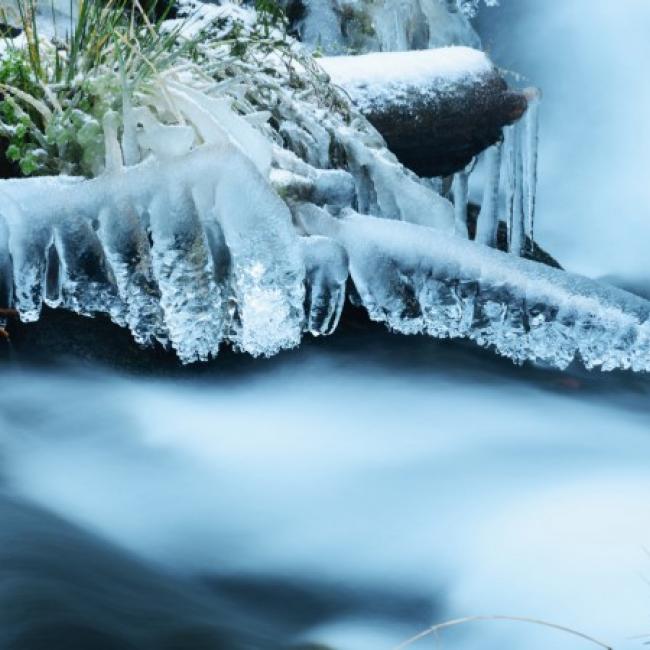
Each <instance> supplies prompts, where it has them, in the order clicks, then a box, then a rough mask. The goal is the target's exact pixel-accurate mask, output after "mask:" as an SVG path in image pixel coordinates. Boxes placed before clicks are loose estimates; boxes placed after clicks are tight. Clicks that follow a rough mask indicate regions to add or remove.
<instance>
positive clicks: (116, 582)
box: [0, 331, 650, 650]
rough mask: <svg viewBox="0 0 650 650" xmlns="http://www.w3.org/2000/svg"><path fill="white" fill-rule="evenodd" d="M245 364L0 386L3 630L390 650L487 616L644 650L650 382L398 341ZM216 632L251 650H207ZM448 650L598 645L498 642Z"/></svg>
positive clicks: (485, 639) (554, 639) (65, 372)
mask: <svg viewBox="0 0 650 650" xmlns="http://www.w3.org/2000/svg"><path fill="white" fill-rule="evenodd" d="M238 359H240V358H238V357H229V358H224V363H223V364H222V365H220V366H219V365H217V366H215V368H214V370H213V371H210V372H208V373H202V374H201V375H200V376H196V377H191V376H188V375H187V374H180V375H178V376H171V377H166V378H158V379H155V378H151V377H135V376H123V375H120V374H118V373H115V372H113V371H108V370H101V371H100V370H90V371H89V370H88V369H81V368H75V367H74V366H71V367H63V368H60V369H59V370H56V371H54V370H35V369H28V368H19V367H16V368H15V369H13V370H5V371H4V372H3V382H2V386H3V390H2V392H1V393H0V431H1V432H2V438H1V440H2V459H3V463H2V474H3V478H4V497H3V500H2V501H1V502H0V509H2V510H3V511H5V512H6V511H9V512H10V513H11V512H13V513H14V517H13V520H12V517H5V516H4V515H3V521H4V522H5V524H4V527H5V529H4V531H3V533H1V534H0V547H1V548H2V551H1V552H2V560H3V561H2V563H0V564H1V568H0V589H1V590H2V594H1V595H0V597H1V598H2V602H3V603H5V604H6V603H7V602H9V601H11V602H13V603H18V605H15V606H14V608H13V609H12V610H11V611H8V610H7V609H3V608H0V612H2V613H1V614H0V616H4V617H9V618H10V617H11V615H15V609H16V607H24V608H25V611H24V612H23V619H21V620H23V624H24V625H25V626H26V628H27V629H29V628H30V625H32V626H37V624H40V622H41V621H42V617H43V615H44V614H43V612H46V613H47V616H46V618H47V617H49V618H51V619H52V620H53V621H54V622H55V623H61V619H63V620H66V621H67V620H72V621H79V620H83V621H86V622H87V624H88V625H89V626H90V629H92V630H94V632H96V630H95V629H94V628H93V623H92V621H93V620H94V617H95V616H96V621H99V623H101V625H99V623H97V624H98V625H99V628H100V629H101V630H102V631H103V633H105V634H107V635H108V636H107V638H108V639H109V641H107V642H106V643H107V644H108V645H106V646H105V647H107V648H112V647H115V648H118V647H136V648H137V647H143V648H144V647H146V648H148V647H170V648H172V647H173V648H176V647H187V648H192V647H197V648H203V647H206V648H211V647H224V648H226V647H235V648H236V647H240V645H241V647H287V645H288V644H289V643H294V642H298V641H305V642H306V641H318V642H322V643H327V644H331V645H332V646H333V647H336V648H341V649H346V648H349V649H351V650H352V649H357V648H359V649H361V648H375V649H376V648H391V647H392V646H393V645H394V644H395V643H396V642H397V641H399V640H400V639H403V638H406V637H408V636H409V635H410V634H411V633H415V632H417V631H418V630H419V629H420V628H422V627H425V626H426V625H427V624H429V623H430V622H434V621H439V620H443V619H445V618H450V617H455V616H463V615H473V614H507V615H517V616H533V617H537V618H546V619H549V620H552V621H555V622H558V623H562V624H565V625H570V626H573V627H577V628H580V629H583V630H584V631H587V632H590V633H592V634H594V635H595V636H600V637H602V638H604V639H608V640H610V641H612V642H614V641H616V642H617V645H616V647H617V648H633V647H639V644H640V642H639V641H630V640H626V639H627V637H630V636H633V635H635V634H642V633H644V632H645V631H646V628H645V625H646V622H647V621H648V613H649V611H650V588H649V587H648V584H647V582H646V581H645V579H644V575H645V574H648V575H650V560H649V559H648V557H647V554H646V552H645V551H644V548H645V546H646V545H648V544H650V517H649V515H650V512H649V511H650V505H649V501H648V498H647V496H648V489H649V488H650V475H649V474H648V471H647V466H648V457H649V456H648V455H649V454H650V433H649V430H648V429H649V428H648V423H649V422H650V420H649V410H650V402H649V401H648V393H649V391H650V382H648V381H647V380H645V379H640V378H638V377H633V376H628V375H624V374H620V375H611V376H607V375H589V374H587V373H584V372H580V371H578V370H575V371H574V372H572V373H568V374H564V375H560V374H557V373H553V372H547V371H544V370H540V369H531V368H527V369H526V368H523V369H522V368H515V367H514V366H511V365H510V364H509V363H508V362H505V361H501V360H498V359H494V358H492V357H491V356H490V355H489V354H488V353H484V352H478V351H476V349H475V348H473V347H468V346H465V345H462V344H450V343H438V342H435V341H429V340H425V339H418V338H409V339H407V338H400V337H395V336H391V335H390V334H388V333H383V332H381V331H374V332H356V331H352V332H348V333H341V334H339V335H337V336H335V337H334V338H331V339H329V340H321V341H317V342H313V343H309V344H306V345H305V346H303V348H301V349H300V350H297V351H295V352H293V353H288V354H286V355H284V356H283V357H281V358H279V359H275V360H271V361H267V362H265V361H258V362H253V361H251V362H246V361H244V359H243V358H241V363H240V364H239V365H238V371H237V372H234V371H233V366H234V365H235V364H238ZM20 508H24V509H27V510H28V511H29V513H30V514H29V517H28V520H27V521H25V515H22V519H20V518H18V520H19V521H20V522H22V523H20V525H18V524H16V526H15V527H16V530H17V532H16V531H14V532H13V533H12V525H13V524H12V521H15V520H16V519H17V517H16V515H15V512H16V509H19V510H20ZM33 508H36V509H35V510H34V509H33ZM69 528H70V529H72V530H73V531H74V534H73V533H72V532H70V530H69ZM62 535H63V537H61V536H62ZM71 536H72V537H71ZM70 539H73V540H74V543H72V542H70V541H69V540H70ZM98 558H101V560H100V559H98ZM52 565H54V569H52ZM113 566H114V568H115V570H113V568H112V567H113ZM125 566H126V567H128V566H132V567H133V568H132V569H128V568H125ZM98 567H99V568H98ZM52 572H53V573H54V575H51V574H52ZM71 576H72V577H71ZM75 576H76V577H75ZM77 583H79V584H77ZM70 584H72V585H73V587H72V588H71V587H70ZM75 585H76V586H75ZM75 588H76V589H78V590H80V591H81V593H82V594H83V593H86V596H85V597H84V598H81V599H77V601H75V600H74V598H72V597H71V598H72V599H71V600H69V599H68V596H70V593H72V592H73V591H74V589H75ZM71 589H72V592H71ZM52 590H54V591H52ZM16 592H18V594H19V597H17V596H16ZM43 594H45V595H46V596H43ZM25 599H26V602H27V604H24V605H21V603H23V601H24V600H25ZM32 600H35V601H36V602H41V610H40V611H39V610H35V609H34V608H33V607H32V606H31V605H30V603H31V602H32ZM116 607H117V611H118V614H119V613H120V612H121V615H118V614H115V612H113V613H112V614H111V611H112V609H115V608H116ZM143 609H144V610H145V611H144V612H143V611H142V610H143ZM107 611H108V614H107V613H106V612H107ZM25 612H27V613H25ZM82 614H83V615H82ZM139 617H140V618H139ZM12 620H13V619H12ZM125 620H126V621H130V625H131V627H129V626H126V627H124V625H125ZM143 621H144V622H143ZM143 626H144V629H145V630H149V632H151V633H153V632H155V634H154V637H155V639H157V640H154V641H151V640H149V637H147V635H146V634H145V635H144V638H145V639H147V643H152V645H145V641H144V640H143V639H142V638H140V637H141V636H142V634H143V631H142V629H143ZM211 626H215V628H214V629H213V628H212V627H211ZM224 627H225V628H226V632H228V634H232V635H233V637H232V638H233V639H236V640H237V642H236V643H235V641H228V642H226V643H225V644H224V645H214V643H216V642H215V641H214V639H213V638H212V637H210V634H214V635H223V634H226V632H224V630H223V628H224ZM123 628H124V629H123ZM2 629H4V630H7V629H9V628H8V627H7V626H2V625H0V630H2ZM72 629H74V628H72ZM205 629H207V630H208V631H205ZM179 630H180V631H179ZM196 630H199V631H201V630H203V632H202V633H203V634H205V635H206V639H208V640H207V641H205V640H200V641H197V640H192V639H194V637H192V636H191V635H190V636H184V635H187V634H190V632H192V633H193V634H198V632H197V631H196ZM118 632H119V633H118ZM149 632H148V633H149ZM110 634H114V635H116V637H115V638H117V639H120V641H119V642H115V644H114V645H110V643H111V642H113V641H114V640H113V641H111V639H112V637H111V636H110ZM174 634H176V635H177V636H178V638H180V639H181V642H180V645H173V643H172V641H173V639H174V638H176V637H174ZM1 635H2V632H0V639H2V636H1ZM139 635H140V636H139ZM46 636H47V635H46ZM72 636H73V637H75V635H74V634H73V635H72ZM249 637H251V638H252V639H253V641H250V643H253V645H247V644H248V643H249ZM75 638H76V637H75ZM196 638H197V639H198V638H199V637H196ZM215 638H219V639H221V638H222V636H217V637H215ZM124 639H128V640H129V643H131V644H132V645H131V646H129V645H125V641H124ZM160 639H165V640H166V641H165V643H167V644H168V645H165V644H164V643H163V642H162V641H161V640H160ZM170 639H171V640H170ZM201 639H203V638H202V637H201ZM443 640H444V642H445V646H444V647H450V648H476V647H480V648H497V647H498V648H519V647H526V648H528V649H535V648H540V649H541V648H548V647H554V648H577V647H583V644H582V642H580V641H577V640H575V639H570V638H568V637H567V638H564V637H562V636H560V635H559V634H558V633H557V632H551V631H548V630H543V629H538V628H528V627H526V626H524V625H521V624H507V623H492V624H476V625H472V626H468V627H467V628H464V629H463V630H457V631H455V632H449V633H446V634H445V636H444V639H443ZM120 643H122V645H120ZM201 643H205V645H201ZM266 643H268V646H265V645H259V644H266ZM427 643H428V645H427ZM237 644H240V645H237ZM255 644H258V645H257V646H256V645H255ZM283 644H284V645H283ZM421 644H422V647H435V643H434V641H433V640H431V641H422V642H421ZM549 644H551V645H549ZM7 647H14V646H7ZM15 647H25V648H31V647H34V648H40V647H43V648H45V647H47V648H58V647H67V646H63V645H62V646H57V645H56V644H55V643H54V642H53V641H52V638H51V637H50V638H49V644H47V645H44V646H35V645H24V646H15ZM69 647H73V646H69ZM79 647H89V648H90V647H93V648H94V647H104V646H95V645H92V644H91V645H87V646H83V645H81V646H79Z"/></svg>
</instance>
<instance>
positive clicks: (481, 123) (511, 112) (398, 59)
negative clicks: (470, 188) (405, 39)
mask: <svg viewBox="0 0 650 650" xmlns="http://www.w3.org/2000/svg"><path fill="white" fill-rule="evenodd" d="M321 65H322V67H323V68H324V69H325V71H326V72H327V73H328V74H329V76H330V77H331V79H332V82H333V83H334V84H336V85H338V86H340V87H341V88H342V89H343V90H344V91H345V92H346V93H347V94H348V95H349V96H350V98H351V100H352V102H353V103H354V104H355V106H356V107H357V108H358V109H359V110H360V111H361V112H362V113H363V114H364V115H365V116H366V117H367V118H368V120H369V121H370V122H371V123H372V124H373V126H374V127H375V128H376V129H377V130H378V131H379V132H380V133H381V135H382V136H383V137H384V139H385V140H386V142H387V144H388V147H389V149H391V150H392V151H393V153H395V155H396V156H397V157H398V159H399V160H400V162H401V163H402V164H404V165H406V166H407V167H409V168H410V169H412V170H413V171H414V172H415V173H417V174H418V175H420V176H426V177H432V176H448V175H450V174H453V173H454V172H456V171H459V170H461V169H463V168H464V167H465V166H467V165H468V164H469V162H470V161H471V160H472V158H473V157H474V156H476V155H477V154H478V153H479V152H481V151H483V150H484V149H486V148H487V147H489V146H490V145H492V144H494V143H495V142H497V141H498V140H499V139H500V138H501V133H502V129H503V127H504V126H507V125H509V124H512V123H514V122H516V121H517V120H518V119H519V118H520V117H521V116H522V115H523V114H524V112H525V111H526V107H527V100H526V96H525V95H524V93H521V92H517V91H513V90H509V89H508V85H507V84H506V82H505V80H504V79H503V78H502V77H501V75H500V74H499V72H498V70H497V69H496V68H495V67H494V65H493V64H492V63H491V62H490V60H489V59H488V57H487V56H486V55H485V54H484V53H483V52H480V51H478V50H474V49H471V48H467V47H445V48H438V49H435V50H421V51H413V52H378V53H373V54H365V55H361V56H339V57H325V58H323V59H321Z"/></svg>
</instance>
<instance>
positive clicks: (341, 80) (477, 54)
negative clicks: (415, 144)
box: [319, 46, 494, 112]
mask: <svg viewBox="0 0 650 650" xmlns="http://www.w3.org/2000/svg"><path fill="white" fill-rule="evenodd" d="M319 63H320V65H321V66H322V67H323V69H324V70H325V71H326V72H327V74H328V75H329V76H330V77H331V79H332V83H334V84H336V85H338V86H341V87H342V88H344V89H345V91H346V92H347V93H348V94H349V95H350V97H351V99H352V101H353V102H354V103H355V105H356V106H357V107H358V108H359V109H360V110H361V112H364V109H366V108H367V107H369V106H372V105H373V104H377V103H380V102H384V101H387V98H400V97H402V96H404V95H405V94H406V93H408V92H410V91H412V90H417V91H419V92H429V93H431V94H439V93H441V92H443V91H445V90H449V89H450V88H453V86H454V85H455V84H458V83H460V82H467V80H468V79H479V78H480V77H481V76H483V75H487V74H490V73H492V72H493V71H494V66H493V65H492V63H491V62H490V60H489V59H488V57H487V56H486V54H485V53H484V52H481V51H479V50H475V49H472V48H469V47H460V46H458V47H441V48H437V49H433V50H418V51H412V52H373V53H371V54H362V55H358V56H333V57H323V58H322V59H320V60H319ZM393 101H394V100H393Z"/></svg>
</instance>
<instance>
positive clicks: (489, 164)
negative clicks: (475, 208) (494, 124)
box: [475, 142, 502, 248]
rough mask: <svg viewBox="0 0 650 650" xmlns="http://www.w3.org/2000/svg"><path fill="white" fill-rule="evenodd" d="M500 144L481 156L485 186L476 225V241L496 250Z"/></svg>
mask: <svg viewBox="0 0 650 650" xmlns="http://www.w3.org/2000/svg"><path fill="white" fill-rule="evenodd" d="M501 149H502V143H501V142H498V143H497V144H495V145H494V146H492V147H490V148H489V149H486V150H485V152H484V153H483V155H482V158H483V161H484V164H485V185H484V187H483V200H482V202H481V211H480V213H479V216H478V221H477V224H476V238H475V239H476V241H477V242H479V243H480V244H485V245H486V246H491V247H492V248H496V245H497V231H498V227H499V185H500V179H501Z"/></svg>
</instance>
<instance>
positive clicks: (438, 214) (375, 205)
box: [0, 75, 650, 371]
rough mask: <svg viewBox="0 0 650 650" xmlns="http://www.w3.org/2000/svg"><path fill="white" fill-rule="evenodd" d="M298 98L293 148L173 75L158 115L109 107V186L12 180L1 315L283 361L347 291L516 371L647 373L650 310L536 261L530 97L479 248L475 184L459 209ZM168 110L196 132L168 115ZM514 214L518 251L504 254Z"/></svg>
mask: <svg viewBox="0 0 650 650" xmlns="http://www.w3.org/2000/svg"><path fill="white" fill-rule="evenodd" d="M271 91H272V92H274V93H276V95H275V96H279V95H278V91H277V90H275V89H273V88H271ZM283 97H284V100H283V102H278V104H277V105H278V106H279V107H280V108H276V110H277V112H276V113H275V114H274V117H276V120H277V121H278V122H279V132H280V134H281V136H282V140H283V145H284V146H280V144H279V143H278V142H277V141H274V140H273V139H270V138H269V137H268V135H267V133H266V131H265V129H266V130H268V126H267V125H266V124H265V123H264V121H263V120H262V117H264V116H260V115H257V114H251V115H244V116H242V115H241V114H239V113H237V112H236V111H234V110H233V109H232V101H231V100H230V99H228V98H224V97H222V98H215V97H210V96H209V95H208V94H206V92H202V91H201V90H200V89H197V86H196V80H193V85H187V84H186V83H183V80H182V79H181V78H180V77H178V78H174V77H173V75H171V76H169V77H168V78H167V80H166V88H165V92H164V93H163V92H161V93H160V95H158V96H154V97H152V98H151V102H152V103H151V106H148V107H142V106H140V107H136V108H132V107H130V105H129V102H128V101H127V98H125V106H124V111H123V121H122V126H121V128H120V127H119V120H117V116H116V115H114V114H108V115H107V116H106V119H105V121H104V133H105V139H106V171H105V172H104V173H103V174H102V175H101V176H99V177H97V178H95V179H91V180H86V179H80V178H71V177H53V178H34V179H20V180H18V179H16V180H7V181H1V182H0V307H14V308H15V309H17V310H18V312H19V314H20V318H21V319H22V320H23V321H25V322H30V321H34V320H36V319H37V318H38V317H39V315H40V312H41V309H42V306H43V304H45V305H48V306H50V307H60V308H65V309H69V310H73V311H75V312H77V313H80V314H84V315H94V314H98V313H102V314H107V315H108V316H109V317H110V318H111V319H112V320H113V321H114V322H115V323H117V324H119V325H121V326H124V327H128V328H129V330H130V331H131V333H132V335H133V337H134V339H135V340H136V341H137V342H138V343H139V344H141V345H152V344H154V343H155V342H159V343H161V344H163V345H165V346H169V347H171V348H173V349H174V350H175V351H176V353H177V355H178V357H179V359H180V360H181V361H182V362H183V363H191V362H195V361H204V360H207V359H209V358H211V357H214V356H216V355H217V353H218V351H219V348H220V346H221V345H222V344H224V343H228V344H230V345H232V346H233V347H234V348H235V349H236V350H239V351H242V352H247V353H249V354H252V355H255V356H258V355H265V356H269V355H273V354H276V353H277V352H279V351H280V350H282V349H285V348H290V347H294V346H296V345H298V343H299V342H300V339H301V337H302V335H303V334H304V333H305V332H309V333H311V334H313V335H323V334H330V333H331V332H333V331H334V330H335V328H336V326H337V324H338V321H339V318H340V315H341V311H342V309H343V306H344V302H345V299H346V291H347V290H348V289H351V295H350V296H349V297H350V298H351V299H353V300H355V301H358V302H359V304H361V305H363V306H364V307H365V308H366V310H367V311H368V314H369V316H370V318H372V319H373V320H376V321H379V322H384V323H386V325H387V326H388V327H389V328H391V329H392V330H394V331H397V332H401V333H405V334H417V333H423V334H429V335H431V336H435V337H466V338H470V339H472V340H474V341H476V342H477V343H478V344H480V345H484V346H491V347H493V348H494V349H495V350H496V351H497V352H498V353H500V354H502V355H504V356H507V357H509V358H511V359H513V360H514V361H516V362H522V361H525V360H541V361H544V362H547V363H549V364H552V365H554V366H556V367H560V368H563V367H566V366H567V365H568V364H569V363H571V362H572V360H573V359H574V358H575V357H576V356H578V357H579V358H580V359H581V360H582V361H583V362H584V363H585V365H586V366H588V367H595V366H600V367H602V368H603V369H606V370H611V369H614V368H632V369H634V370H646V371H647V370H650V303H649V302H647V301H645V300H642V299H640V298H637V297H635V296H633V295H631V294H628V293H626V292H624V291H620V290H617V289H614V288H611V287H607V286H606V285H602V284H599V283H596V282H593V281H590V280H587V279H585V278H581V277H579V276H574V275H571V274H568V273H565V272H563V271H561V270H558V269H553V268H550V267H547V266H544V265H542V264H539V263H536V262H533V261H530V260H528V259H525V258H523V257H521V256H520V255H521V253H523V252H525V247H526V246H527V245H528V244H529V243H530V242H532V235H533V221H534V202H535V191H534V190H535V168H536V164H535V162H536V161H535V159H536V142H537V135H536V116H535V111H536V105H535V102H534V101H533V102H531V104H532V109H531V110H530V111H529V113H528V114H527V117H526V118H525V119H524V120H523V121H521V122H520V123H519V124H517V125H515V126H513V127H510V130H509V131H507V133H506V138H505V143H504V144H503V145H498V146H496V147H494V148H492V149H489V150H488V151H486V152H485V153H484V154H483V155H484V157H485V163H486V164H485V168H486V174H485V177H486V181H485V191H484V198H483V204H482V208H481V213H480V215H479V218H478V227H477V236H476V239H477V240H475V241H471V240H469V239H468V238H467V224H466V214H467V175H466V173H462V174H459V175H458V176H457V178H456V179H455V182H454V191H453V194H454V196H455V205H452V203H450V202H449V201H447V200H446V199H445V198H443V197H442V196H440V195H439V194H438V193H436V192H435V191H434V190H433V188H432V185H431V184H430V183H429V182H427V181H423V180H422V179H419V178H417V177H416V176H415V175H413V174H412V173H410V172H408V170H405V169H404V168H403V167H402V166H401V165H399V163H398V162H397V161H396V159H395V158H394V156H392V154H390V152H388V150H387V149H386V147H385V145H384V144H383V141H382V139H381V137H380V136H379V135H378V134H377V133H376V131H374V129H372V127H370V125H369V124H368V123H367V121H366V120H364V119H363V118H362V117H361V116H360V115H358V114H356V115H355V114H353V116H352V120H351V121H349V122H347V123H344V122H343V121H342V120H340V119H339V118H338V117H336V116H335V115H333V114H332V113H331V112H329V113H328V112H327V111H326V110H324V109H322V108H319V107H318V106H317V105H316V104H313V103H309V102H302V103H300V102H298V100H294V99H292V98H290V97H287V95H283ZM531 99H533V98H532V97H531ZM170 100H173V103H174V109H175V111H177V112H179V113H180V114H182V117H183V121H182V123H178V124H169V123H165V121H164V120H161V119H159V117H160V116H159V115H157V114H156V111H158V110H160V111H161V112H162V113H164V109H163V108H161V107H164V105H165V102H166V101H167V102H168V101H170ZM168 108H169V107H168ZM247 118H248V119H247ZM332 150H334V151H337V150H338V151H339V159H344V160H345V161H346V164H345V168H332V167H333V165H332V164H331V159H330V157H329V156H331V152H332ZM500 187H502V189H503V191H500V189H499V188H500ZM500 196H505V203H506V205H505V209H504V210H501V208H500V205H499V203H500V201H501V199H500V198H499V197H500ZM500 214H505V216H506V219H507V230H508V242H509V249H510V252H509V253H504V252H500V251H498V250H496V248H494V242H495V237H496V231H497V226H498V223H499V215H500Z"/></svg>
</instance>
